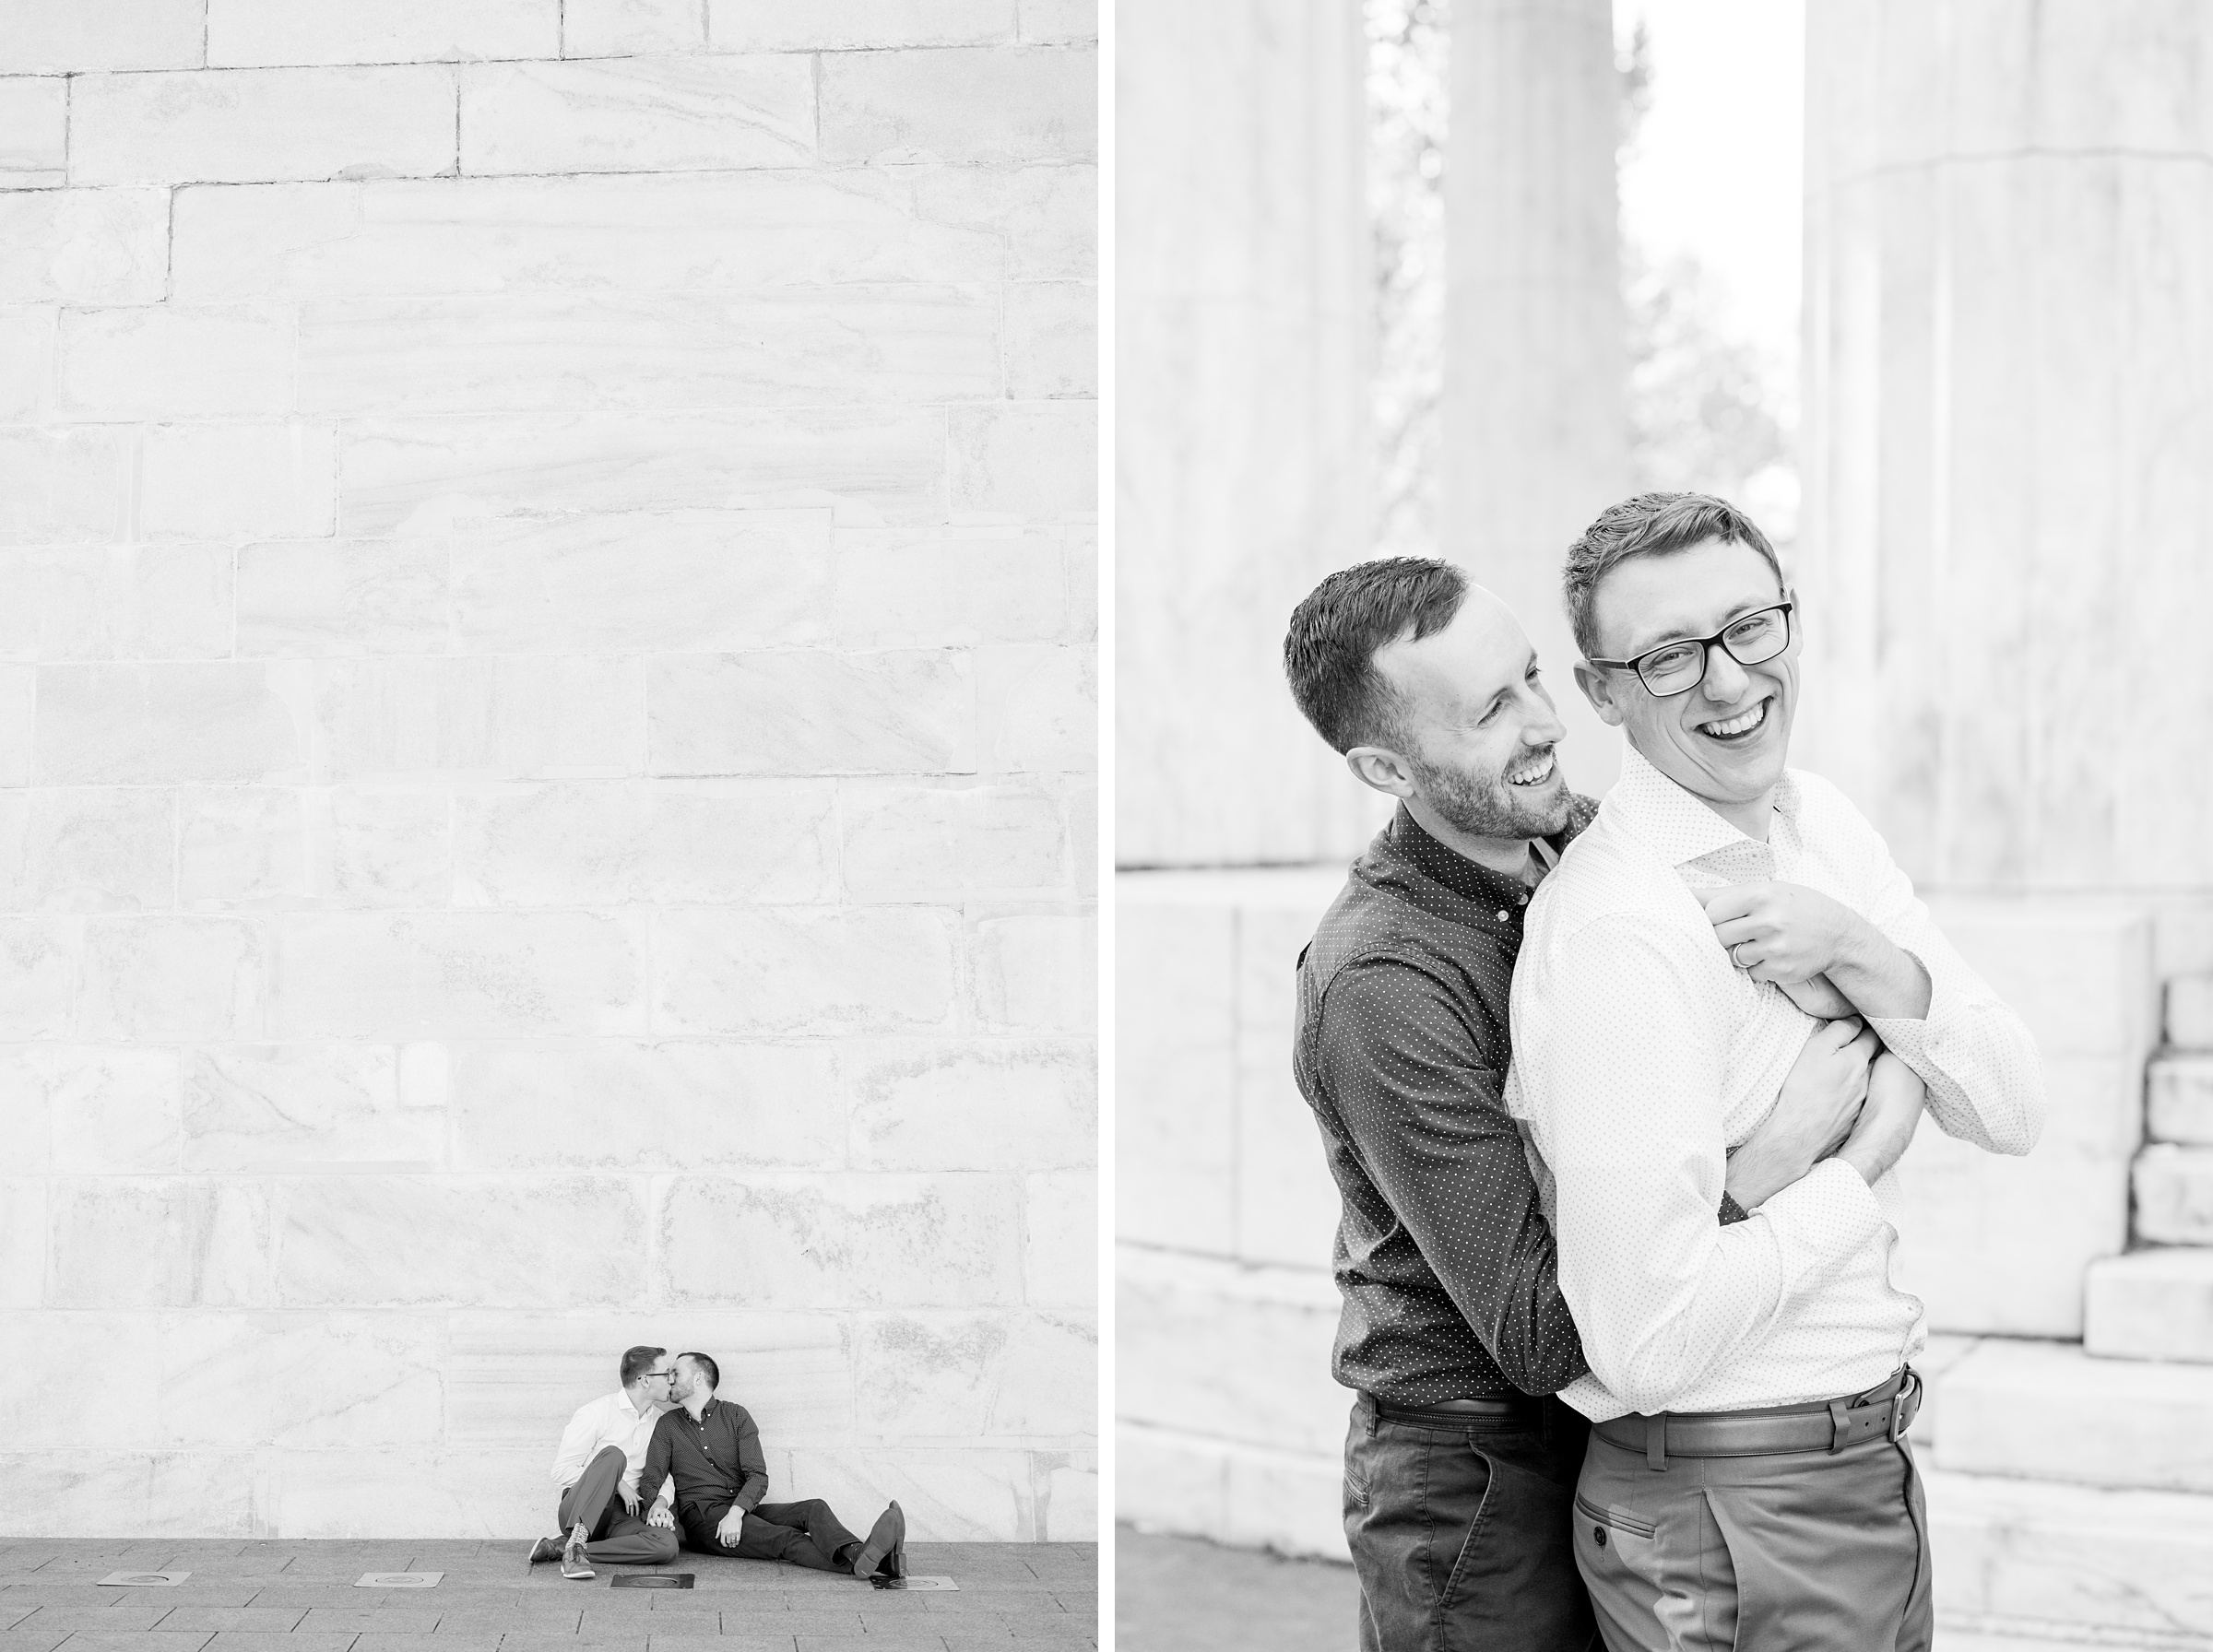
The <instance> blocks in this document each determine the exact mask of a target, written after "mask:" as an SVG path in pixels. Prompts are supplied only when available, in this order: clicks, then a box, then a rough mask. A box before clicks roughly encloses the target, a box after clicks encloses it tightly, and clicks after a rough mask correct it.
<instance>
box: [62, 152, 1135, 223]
mask: <svg viewBox="0 0 2213 1652" xmlns="http://www.w3.org/2000/svg"><path fill="white" fill-rule="evenodd" d="M359 164H368V163H359ZM1097 164H1098V161H1097V159H1096V158H1095V157H1094V156H1089V155H1066V156H1061V155H1055V156H1039V157H1037V158H1035V159H1004V160H1000V159H975V160H903V161H885V162H880V161H874V160H867V159H861V160H826V161H824V162H822V164H821V165H819V166H811V167H796V166H790V165H781V166H759V167H746V166H729V165H727V164H726V165H722V166H703V167H669V166H664V167H607V168H598V167H584V168H572V169H564V170H558V171H467V170H461V171H432V172H420V171H409V172H380V173H377V174H375V175H373V176H357V177H348V176H346V175H345V174H344V173H343V172H342V171H340V172H311V173H308V174H306V175H304V176H301V177H291V178H202V177H190V176H167V177H152V178H92V179H86V178H81V177H73V178H71V179H70V180H69V182H68V183H65V185H64V186H63V187H65V188H67V189H76V190H98V189H232V188H256V187H281V186H287V185H301V184H376V183H503V182H506V181H509V180H515V179H535V180H554V179H564V178H565V179H571V180H574V179H585V178H641V177H644V178H717V177H719V178H743V177H748V176H753V175H764V174H782V175H787V176H791V177H794V178H811V177H821V176H823V175H825V174H833V175H850V174H853V173H859V172H869V171H875V172H882V173H885V174H887V175H888V174H890V173H893V172H895V171H936V172H984V173H1005V174H1008V175H1012V174H1014V173H1017V172H1022V171H1032V170H1036V169H1041V168H1049V167H1085V168H1092V167H1096V166H1097ZM19 193H23V194H37V193H42V192H39V191H30V190H27V191H22V192H19ZM914 221H915V222H917V223H929V222H931V221H932V220H930V219H929V218H922V217H920V216H918V215H917V217H916V218H915V219H914ZM946 227H948V228H952V227H953V226H951V225H948V226H946ZM976 233H978V234H982V233H985V232H984V231H980V230H979V231H976Z"/></svg>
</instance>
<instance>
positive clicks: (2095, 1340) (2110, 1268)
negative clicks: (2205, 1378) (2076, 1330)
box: [2082, 1249, 2213, 1364]
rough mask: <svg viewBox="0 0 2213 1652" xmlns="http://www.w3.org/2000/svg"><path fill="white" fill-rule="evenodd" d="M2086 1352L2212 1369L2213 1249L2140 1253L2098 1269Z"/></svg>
mask: <svg viewBox="0 0 2213 1652" xmlns="http://www.w3.org/2000/svg"><path fill="white" fill-rule="evenodd" d="M2082 1346H2083V1351H2085V1352H2086V1353H2091V1354H2095V1355H2097V1356H2098V1357H2099V1358H2101V1359H2120V1360H2187V1361H2192V1362H2195V1363H2200V1364H2213V1250H2196V1249H2178V1250H2140V1251H2135V1252H2132V1253H2131V1254H2130V1255H2128V1256H2125V1257H2108V1258H2107V1259H2106V1260H2105V1261H2102V1262H2095V1263H2092V1264H2091V1266H2090V1271H2089V1276H2088V1277H2087V1278H2086V1279H2085V1280H2083V1327H2082Z"/></svg>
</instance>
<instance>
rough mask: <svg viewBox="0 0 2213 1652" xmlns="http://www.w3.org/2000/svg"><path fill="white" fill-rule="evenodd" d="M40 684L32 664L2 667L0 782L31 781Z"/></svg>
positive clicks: (0, 692) (0, 668)
mask: <svg viewBox="0 0 2213 1652" xmlns="http://www.w3.org/2000/svg"><path fill="white" fill-rule="evenodd" d="M37 685H38V673H37V672H35V671H33V670H32V669H31V668H30V667H28V666H0V785H9V786H22V785H30V777H31V773H30V771H31V752H32V749H33V746H34V744H35V741H36V737H37V728H36V724H35V721H34V712H33V707H32V702H33V701H34V700H35V699H36V697H37Z"/></svg>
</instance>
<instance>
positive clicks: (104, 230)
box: [0, 6, 169, 304]
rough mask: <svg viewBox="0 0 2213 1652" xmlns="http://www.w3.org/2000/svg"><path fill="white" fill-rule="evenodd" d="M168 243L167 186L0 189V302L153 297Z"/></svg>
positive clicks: (162, 277) (1, 33)
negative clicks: (15, 190)
mask: <svg viewBox="0 0 2213 1652" xmlns="http://www.w3.org/2000/svg"><path fill="white" fill-rule="evenodd" d="M11 9H20V7H19V6H18V7H15V8H11ZM6 38H7V31H6V30H5V29H0V39H6ZM168 242H169V191H167V190H166V189H41V190H26V191H21V192H10V193H8V194H6V195H0V302H6V303H11V304H25V303H41V302H45V303H54V302H58V303H65V304H152V303H158V302H160V300H161V298H162V295H163V292H164V290H165V288H166V285H167V280H168V272H167V267H166V266H167V264H168V250H167V249H168Z"/></svg>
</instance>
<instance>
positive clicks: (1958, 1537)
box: [1917, 1431, 2213, 1652]
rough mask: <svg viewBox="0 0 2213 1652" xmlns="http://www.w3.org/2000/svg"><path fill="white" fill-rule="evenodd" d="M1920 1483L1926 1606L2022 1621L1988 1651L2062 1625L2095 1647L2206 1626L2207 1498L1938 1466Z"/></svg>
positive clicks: (2210, 1524)
mask: <svg viewBox="0 0 2213 1652" xmlns="http://www.w3.org/2000/svg"><path fill="white" fill-rule="evenodd" d="M1917 1432H1918V1431H1917ZM1924 1481H1925V1484H1926V1487H1927V1493H1928V1507H1929V1541H1930V1546H1931V1547H1932V1549H1934V1551H1935V1582H1936V1610H1937V1611H1938V1612H1939V1613H1940V1614H1944V1615H1945V1616H1946V1617H1947V1618H1949V1619H1952V1620H1953V1621H1954V1622H1957V1614H1961V1613H1969V1612H1973V1613H1983V1614H1991V1615H1993V1616H1998V1617H2000V1618H2001V1619H2012V1620H2014V1621H2016V1622H2023V1621H2026V1622H2024V1627H2027V1628H2032V1629H2033V1634H2032V1635H2025V1636H2024V1637H2023V1638H2022V1639H2020V1640H2018V1641H2012V1640H2007V1641H2003V1642H1999V1643H1997V1644H1996V1645H1994V1646H1993V1647H1992V1652H2011V1648H2013V1647H2014V1646H2021V1647H2042V1646H2053V1645H2054V1644H2057V1645H2065V1644H2067V1643H2066V1641H2065V1639H2064V1638H2062V1637H2064V1636H2065V1635H2066V1634H2067V1633H2068V1631H2069V1630H2073V1631H2075V1632H2076V1633H2077V1634H2080V1635H2081V1636H2082V1639H2083V1642H2084V1644H2101V1645H2112V1644H2113V1642H2114V1640H2115V1638H2116V1637H2119V1636H2122V1635H2125V1634H2130V1633H2132V1632H2134V1633H2137V1634H2144V1635H2147V1636H2155V1637H2160V1638H2166V1637H2170V1636H2173V1635H2177V1634H2189V1635H2193V1636H2196V1635H2203V1634H2207V1632H2208V1631H2213V1583H2209V1582H2208V1580H2209V1579H2213V1499H2209V1498H2207V1497H2203V1496H2191V1495H2187V1494H2183V1493H2173V1492H2139V1491H2126V1490H2119V1489H2106V1488H2095V1487H2090V1486H2080V1485H2065V1484H2058V1483H2054V1482H2053V1481H2048V1480H2043V1479H2041V1478H2040V1479H2034V1480H2018V1479H2013V1478H2000V1477H1995V1476H1984V1475H1974V1474H1959V1473H1954V1472H1951V1471H1949V1470H1947V1469H1935V1470H1933V1471H1929V1470H1925V1469H1924ZM1955 1639H1956V1637H1954V1636H1953V1634H1952V1633H1951V1631H1949V1630H1947V1631H1946V1644H1947V1645H1950V1644H1954V1643H1955Z"/></svg>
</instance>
